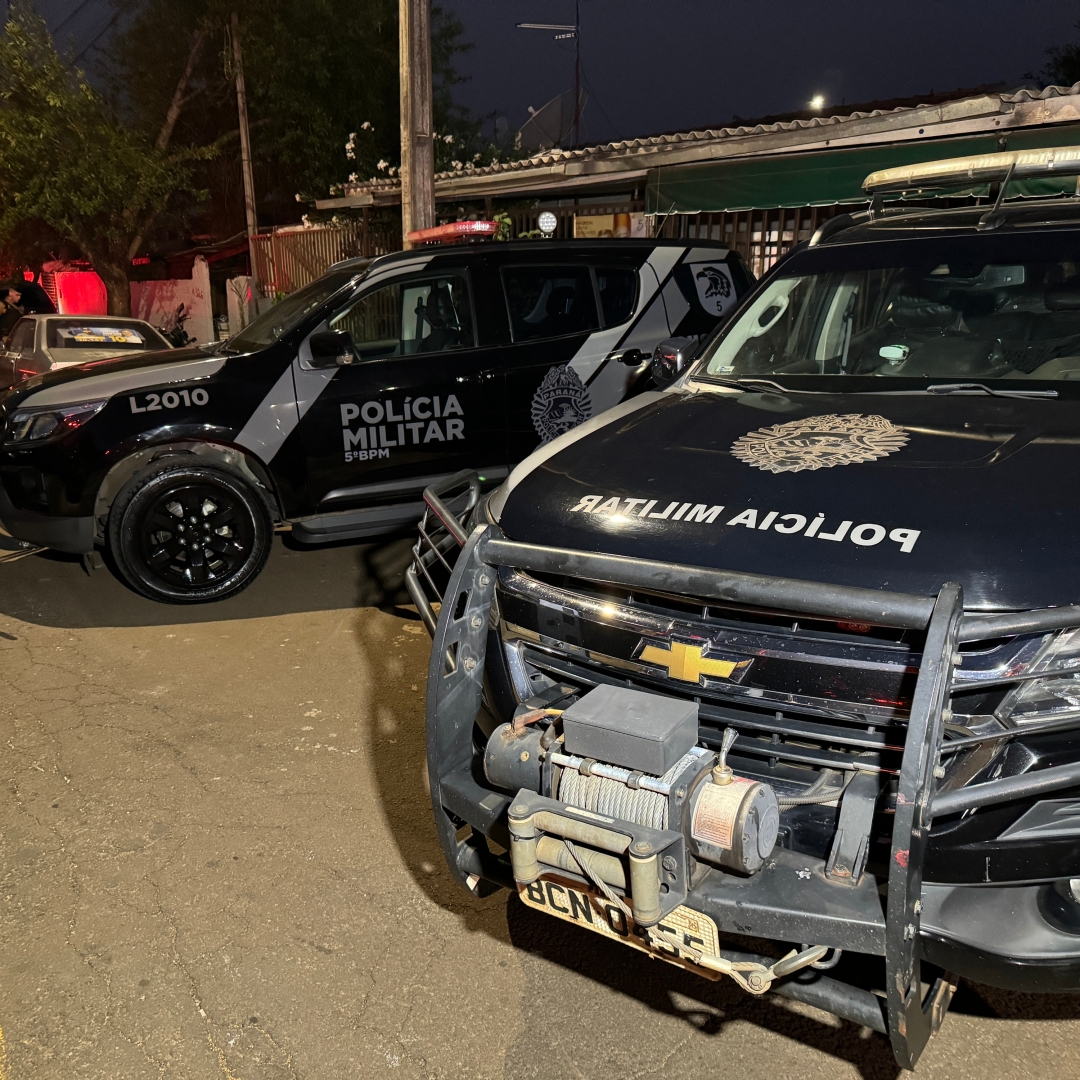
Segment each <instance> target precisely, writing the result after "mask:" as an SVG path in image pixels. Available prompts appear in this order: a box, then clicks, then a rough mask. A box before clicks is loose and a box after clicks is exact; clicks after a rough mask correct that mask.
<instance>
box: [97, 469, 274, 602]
mask: <svg viewBox="0 0 1080 1080" xmlns="http://www.w3.org/2000/svg"><path fill="white" fill-rule="evenodd" d="M273 535H274V529H273V521H272V519H271V516H270V511H269V509H268V507H267V505H266V502H265V500H264V499H263V497H262V496H261V495H260V494H259V493H258V492H257V491H256V490H255V489H254V488H253V487H252V485H251V484H250V483H248V481H247V480H245V479H244V478H243V477H242V476H240V475H239V474H238V473H236V472H233V471H231V470H229V469H226V468H220V467H215V466H211V465H197V464H194V463H184V464H177V463H175V460H174V461H173V462H172V463H169V464H165V463H163V464H161V465H159V466H158V467H157V468H155V469H154V470H153V471H152V472H149V473H142V474H141V475H138V476H135V477H133V478H132V479H131V480H130V481H129V482H128V484H127V485H126V486H125V487H124V488H123V489H122V490H121V491H120V493H119V495H117V497H116V499H115V500H114V501H113V504H112V509H111V510H110V512H109V526H108V542H109V549H110V551H111V552H112V556H113V559H114V561H115V562H116V566H117V569H118V570H119V571H120V573H121V574H122V575H123V576H124V578H125V579H126V580H127V582H128V584H130V585H131V587H132V588H133V589H135V590H136V591H137V592H140V593H142V595H143V596H148V597H149V598H150V599H151V600H158V601H160V602H162V603H167V604H199V603H205V602H207V601H210V600H223V599H224V598H225V597H227V596H234V595H235V594H236V593H238V592H240V590H241V589H244V588H246V587H247V586H248V585H250V584H251V582H252V581H254V580H255V578H256V577H257V576H258V574H259V572H260V571H261V570H262V568H263V566H264V565H265V564H266V560H267V558H268V557H269V555H270V545H271V542H272V540H273ZM193 538H194V539H195V540H198V541H201V542H200V543H198V544H193V543H192V540H193Z"/></svg>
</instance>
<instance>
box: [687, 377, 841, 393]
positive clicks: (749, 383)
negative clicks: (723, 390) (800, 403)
mask: <svg viewBox="0 0 1080 1080" xmlns="http://www.w3.org/2000/svg"><path fill="white" fill-rule="evenodd" d="M700 378H702V379H705V380H708V381H709V382H713V383H719V384H720V385H721V386H730V387H731V388H732V389H733V390H771V391H773V392H774V393H779V394H825V393H828V391H826V390H793V389H791V388H789V387H787V386H781V385H780V384H779V383H778V382H773V381H772V379H719V378H717V377H716V376H715V375H702V376H700Z"/></svg>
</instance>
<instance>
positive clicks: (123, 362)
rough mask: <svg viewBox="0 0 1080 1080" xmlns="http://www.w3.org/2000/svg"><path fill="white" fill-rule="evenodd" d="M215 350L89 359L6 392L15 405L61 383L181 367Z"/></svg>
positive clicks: (172, 351) (163, 352)
mask: <svg viewBox="0 0 1080 1080" xmlns="http://www.w3.org/2000/svg"><path fill="white" fill-rule="evenodd" d="M212 355H213V351H212V350H210V349H207V348H206V346H197V347H195V348H187V349H161V350H153V351H149V350H148V351H146V352H133V353H128V354H127V355H120V356H114V357H109V358H108V359H106V360H90V361H88V362H87V363H85V364H72V365H71V366H70V367H62V368H57V369H56V370H54V371H46V372H45V373H44V374H42V375H34V376H33V377H32V378H30V379H26V380H24V381H23V382H19V383H16V384H15V385H14V386H13V387H11V389H10V390H9V391H7V395H6V400H7V401H8V402H9V403H12V404H14V403H16V402H18V401H21V400H22V399H23V398H25V397H28V396H29V395H30V394H33V393H36V392H37V391H38V390H44V389H45V388H46V387H49V386H57V385H58V384H60V383H67V382H77V381H78V380H79V379H86V378H89V377H90V376H93V375H104V374H105V373H106V372H111V371H135V370H138V369H139V368H152V367H157V366H158V365H161V364H180V363H183V362H184V361H185V360H205V359H206V358H207V357H208V356H212Z"/></svg>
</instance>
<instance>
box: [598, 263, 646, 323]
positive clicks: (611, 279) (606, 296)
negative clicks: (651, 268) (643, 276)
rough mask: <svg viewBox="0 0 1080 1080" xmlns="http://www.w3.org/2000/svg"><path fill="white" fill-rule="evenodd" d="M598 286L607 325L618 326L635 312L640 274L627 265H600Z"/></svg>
mask: <svg viewBox="0 0 1080 1080" xmlns="http://www.w3.org/2000/svg"><path fill="white" fill-rule="evenodd" d="M596 287H597V290H598V291H599V293H600V308H601V310H602V311H603V313H604V325H605V326H618V325H619V323H624V322H626V320H627V319H629V318H630V316H631V315H632V314H633V313H634V303H635V302H636V301H637V290H638V274H637V271H636V270H631V269H629V268H628V267H625V266H616V267H610V266H598V267H597V268H596Z"/></svg>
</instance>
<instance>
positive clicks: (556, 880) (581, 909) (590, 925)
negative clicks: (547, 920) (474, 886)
mask: <svg viewBox="0 0 1080 1080" xmlns="http://www.w3.org/2000/svg"><path fill="white" fill-rule="evenodd" d="M518 895H519V896H520V897H521V900H522V902H523V903H524V904H526V905H527V906H528V907H531V908H535V909H536V910H537V911H543V912H544V913H545V914H547V915H554V916H555V917H556V918H558V919H563V920H565V921H566V922H571V923H574V924H575V925H577V926H583V927H585V929H587V930H592V931H593V932H594V933H597V934H600V935H601V936H602V937H607V938H611V939H612V940H614V941H621V942H622V943H623V944H624V945H629V946H631V947H632V948H634V949H639V950H640V951H641V952H643V953H647V954H648V955H649V956H652V957H654V958H655V959H658V960H666V961H668V963H670V964H678V965H679V967H684V968H686V969H687V970H689V971H693V972H694V973H695V974H697V975H704V976H705V977H706V978H709V979H719V978H720V975H719V973H718V972H715V971H710V970H709V969H708V968H704V967H700V966H699V965H698V964H696V963H694V960H693V957H692V956H691V954H690V953H689V951H684V950H682V949H679V948H676V947H675V946H674V945H668V944H667V943H657V944H654V943H653V942H652V941H650V940H649V938H647V937H646V936H645V930H644V929H643V928H642V927H640V926H638V925H637V923H635V922H634V921H633V920H632V919H628V918H627V917H626V915H625V914H623V912H622V910H621V909H620V908H618V907H616V906H615V905H614V904H613V903H611V901H610V900H608V899H607V897H606V896H603V895H601V894H600V893H598V892H591V891H588V890H586V889H583V888H582V887H581V885H580V884H579V883H578V882H573V881H569V880H568V879H566V878H563V877H560V876H558V875H555V874H550V875H549V874H545V875H544V876H543V877H541V878H540V879H539V880H537V881H534V882H532V884H530V885H519V886H518ZM658 926H659V928H660V929H662V930H666V931H667V932H668V934H669V935H671V937H673V938H675V939H678V940H679V941H682V942H683V943H684V944H685V945H688V946H689V947H690V948H691V949H693V950H694V951H695V952H698V953H704V954H705V955H707V956H714V957H719V956H720V938H719V934H718V932H717V929H716V923H714V922H713V921H712V919H710V918H709V916H708V915H702V914H701V912H700V911H692V910H691V909H690V908H688V907H677V908H675V910H674V911H672V912H671V914H670V915H665V916H664V918H663V919H662V920H661V921H660V923H659V924H658Z"/></svg>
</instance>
